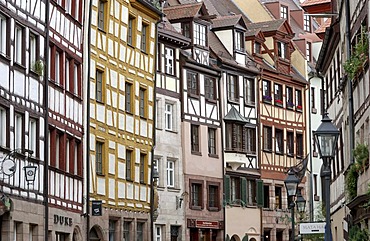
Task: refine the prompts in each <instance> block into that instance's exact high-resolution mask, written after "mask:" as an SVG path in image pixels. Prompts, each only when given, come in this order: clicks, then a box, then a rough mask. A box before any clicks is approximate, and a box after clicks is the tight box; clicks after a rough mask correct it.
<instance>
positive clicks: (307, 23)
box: [303, 15, 311, 32]
mask: <svg viewBox="0 0 370 241" xmlns="http://www.w3.org/2000/svg"><path fill="white" fill-rule="evenodd" d="M303 28H304V31H306V32H311V17H310V16H309V15H304V19H303Z"/></svg>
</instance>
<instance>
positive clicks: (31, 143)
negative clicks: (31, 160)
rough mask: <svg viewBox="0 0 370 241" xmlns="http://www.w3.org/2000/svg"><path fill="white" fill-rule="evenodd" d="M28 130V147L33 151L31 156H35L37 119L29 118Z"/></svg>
mask: <svg viewBox="0 0 370 241" xmlns="http://www.w3.org/2000/svg"><path fill="white" fill-rule="evenodd" d="M29 125H30V126H29V130H28V149H29V150H31V151H33V154H32V155H33V156H37V140H38V137H37V131H38V128H37V120H36V119H33V118H30V121H29Z"/></svg>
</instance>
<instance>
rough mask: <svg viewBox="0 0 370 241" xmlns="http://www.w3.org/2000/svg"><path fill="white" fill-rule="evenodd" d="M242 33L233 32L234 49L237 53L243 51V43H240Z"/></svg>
mask: <svg viewBox="0 0 370 241" xmlns="http://www.w3.org/2000/svg"><path fill="white" fill-rule="evenodd" d="M243 35H244V34H243V32H240V31H235V49H236V50H239V51H244V43H243V42H242V40H243V39H244V38H243Z"/></svg>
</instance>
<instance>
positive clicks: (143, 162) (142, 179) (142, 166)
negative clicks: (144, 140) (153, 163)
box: [140, 154, 147, 183]
mask: <svg viewBox="0 0 370 241" xmlns="http://www.w3.org/2000/svg"><path fill="white" fill-rule="evenodd" d="M146 169H147V165H146V155H145V154H140V183H145V177H146V175H145V170H146Z"/></svg>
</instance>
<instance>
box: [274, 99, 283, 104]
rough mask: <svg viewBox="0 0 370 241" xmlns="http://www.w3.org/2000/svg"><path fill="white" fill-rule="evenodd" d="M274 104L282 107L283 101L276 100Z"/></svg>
mask: <svg viewBox="0 0 370 241" xmlns="http://www.w3.org/2000/svg"><path fill="white" fill-rule="evenodd" d="M275 104H276V105H278V106H283V101H282V100H280V99H276V100H275Z"/></svg>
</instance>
